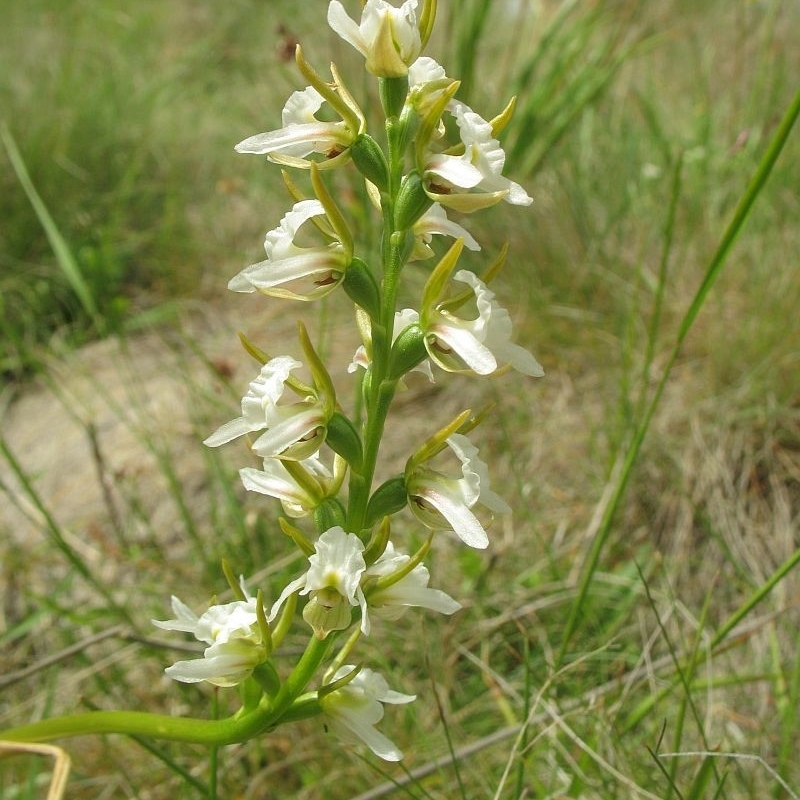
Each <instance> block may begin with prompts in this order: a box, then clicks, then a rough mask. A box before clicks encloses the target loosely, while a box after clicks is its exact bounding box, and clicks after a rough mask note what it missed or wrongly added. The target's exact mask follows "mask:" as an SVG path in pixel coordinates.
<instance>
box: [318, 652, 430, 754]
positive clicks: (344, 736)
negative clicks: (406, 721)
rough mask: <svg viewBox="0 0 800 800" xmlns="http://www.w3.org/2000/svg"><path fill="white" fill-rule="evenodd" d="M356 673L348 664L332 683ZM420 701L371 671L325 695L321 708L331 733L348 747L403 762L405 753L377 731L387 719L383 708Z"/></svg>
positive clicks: (338, 672) (366, 671) (362, 672)
mask: <svg viewBox="0 0 800 800" xmlns="http://www.w3.org/2000/svg"><path fill="white" fill-rule="evenodd" d="M354 669H355V667H354V666H352V665H350V664H345V665H344V666H342V667H340V668H339V669H338V670H336V672H335V673H334V675H333V677H332V679H331V682H333V681H336V680H339V679H340V678H343V677H345V676H346V675H347V674H349V673H350V672H352V671H353V670H354ZM414 700H416V695H413V694H401V693H400V692H395V691H393V690H392V689H390V688H389V685H388V684H387V683H386V680H385V679H384V678H383V676H382V675H380V674H379V673H377V672H374V671H373V670H371V669H362V670H361V671H360V672H359V673H358V675H356V676H355V677H354V678H353V680H351V681H350V682H349V683H347V684H345V685H344V686H343V687H342V688H341V689H336V691H333V692H331V693H330V694H327V695H325V696H324V697H322V699H321V700H320V706H321V708H322V711H323V714H324V716H325V719H326V722H327V723H328V725H329V727H330V729H331V730H332V731H333V732H334V733H335V734H336V735H337V736H338V737H339V738H340V739H341V740H342V741H343V742H345V743H347V744H358V743H360V742H363V743H364V744H366V745H367V747H369V749H370V750H372V752H373V753H375V755H376V756H378V757H379V758H382V759H383V760H384V761H400V759H401V758H402V757H403V754H402V752H401V751H400V750H399V749H398V748H397V746H396V745H395V744H394V743H393V742H392V741H391V740H390V739H388V738H387V737H386V736H384V735H383V734H382V733H380V732H379V731H378V730H376V729H375V725H377V723H379V722H380V721H381V720H382V719H383V713H384V709H383V704H384V703H391V704H393V705H402V704H405V703H411V702H413V701H414Z"/></svg>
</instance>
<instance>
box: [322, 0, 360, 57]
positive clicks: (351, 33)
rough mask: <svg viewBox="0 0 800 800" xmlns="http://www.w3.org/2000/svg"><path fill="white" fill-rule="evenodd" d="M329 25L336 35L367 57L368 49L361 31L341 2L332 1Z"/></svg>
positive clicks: (337, 0) (329, 11)
mask: <svg viewBox="0 0 800 800" xmlns="http://www.w3.org/2000/svg"><path fill="white" fill-rule="evenodd" d="M328 25H330V27H331V28H332V30H333V31H334V33H338V34H339V36H341V37H342V39H344V40H345V41H346V42H347V43H348V44H351V45H352V46H353V47H355V48H356V50H358V51H359V52H360V53H361V54H362V55H366V47H365V44H364V40H363V38H362V36H361V31H360V30H359V27H358V25H357V24H356V22H355V21H354V20H352V19H351V18H350V17H349V16H348V14H347V12H346V11H345V10H344V6H343V5H342V4H341V3H340V2H339V0H331V3H330V5H329V6H328Z"/></svg>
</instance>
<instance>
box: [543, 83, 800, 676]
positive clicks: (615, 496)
mask: <svg viewBox="0 0 800 800" xmlns="http://www.w3.org/2000/svg"><path fill="white" fill-rule="evenodd" d="M798 116H800V92H797V94H796V95H795V97H794V100H793V101H792V103H791V104H790V106H789V109H788V110H787V112H786V114H785V115H784V117H783V119H782V120H781V123H780V125H779V126H778V129H777V131H776V133H775V135H774V137H773V138H772V141H771V142H770V144H769V147H768V148H767V151H766V153H765V154H764V156H763V157H762V159H761V161H760V163H759V165H758V167H757V169H756V172H755V174H754V175H753V177H752V179H751V180H750V183H749V184H748V186H747V189H746V190H745V193H744V195H743V196H742V198H741V200H740V201H739V204H738V205H737V207H736V210H735V211H734V214H733V218H732V220H731V222H730V223H729V225H728V227H727V228H726V229H725V232H724V233H723V235H722V239H721V240H720V243H719V245H718V247H717V249H716V251H715V253H714V255H713V257H712V258H711V262H710V263H709V265H708V268H707V269H706V272H705V275H704V276H703V280H702V282H701V284H700V286H699V288H698V290H697V292H696V294H695V296H694V299H693V300H692V302H691V304H690V305H689V308H688V310H687V311H686V314H685V315H684V317H683V319H682V320H681V324H680V327H679V329H678V335H677V337H676V339H675V344H674V345H673V348H672V351H671V353H670V355H669V359H668V360H667V363H666V366H665V368H664V372H663V374H662V376H661V380H660V381H659V382H658V385H657V386H656V389H655V392H654V394H653V397H652V399H651V401H650V404H649V405H648V407H647V410H646V411H645V414H644V417H643V419H642V421H641V423H640V424H639V425H638V427H637V429H636V431H635V433H634V436H633V440H632V442H631V444H630V446H629V448H628V451H627V452H626V454H625V456H624V458H623V459H622V462H621V467H620V469H619V477H618V478H617V482H616V485H615V486H614V488H613V491H612V494H611V496H610V498H609V501H608V503H607V504H606V506H605V509H604V511H603V515H602V518H601V521H600V524H599V527H598V531H597V533H596V534H595V536H594V539H593V541H592V545H591V548H590V550H589V553H588V555H587V557H586V560H585V561H584V564H583V567H582V569H581V575H580V579H579V582H578V592H577V595H576V598H575V601H574V602H573V604H572V607H571V608H570V612H569V617H568V618H567V621H566V624H565V626H564V631H563V639H562V642H561V647H560V649H559V653H558V658H557V660H556V665H557V666H559V665H561V664H563V663H564V657H565V655H566V651H567V647H568V646H569V643H570V640H571V639H572V636H573V635H574V633H575V630H576V628H577V626H578V623H579V621H580V618H581V615H582V613H583V610H584V604H585V602H586V597H587V595H588V593H589V587H590V585H591V582H592V578H593V577H594V574H595V572H596V570H597V566H598V564H599V562H600V555H601V553H602V552H603V549H604V547H605V544H606V542H607V541H608V537H609V534H610V533H611V526H612V523H613V520H614V515H615V514H616V511H617V509H618V508H619V505H620V502H621V501H622V497H623V496H624V494H625V490H626V488H627V486H628V481H629V480H630V478H631V475H632V472H633V466H634V464H635V463H636V459H637V458H638V456H639V453H640V452H641V449H642V444H643V443H644V439H645V436H646V434H647V431H648V429H649V427H650V422H651V421H652V419H653V415H654V414H655V411H656V408H657V407H658V405H659V402H660V401H661V396H662V395H663V393H664V389H665V388H666V385H667V381H668V380H669V377H670V374H671V373H672V368H673V367H674V366H675V362H676V361H677V358H678V355H679V353H680V350H681V347H682V345H683V342H684V340H685V339H686V336H687V334H688V333H689V331H690V330H691V328H692V325H693V324H694V322H695V320H696V319H697V315H698V314H699V313H700V309H701V308H702V307H703V304H704V302H705V300H706V297H707V296H708V293H709V291H711V287H712V286H713V285H714V282H715V281H716V279H717V278H718V277H719V273H720V271H721V270H722V267H723V265H724V263H725V259H726V258H727V256H728V253H729V252H730V250H731V247H732V246H733V244H734V242H735V241H736V239H737V237H738V235H739V233H740V232H741V230H742V228H743V226H744V223H745V221H746V219H747V217H748V215H749V213H750V211H751V209H752V208H753V204H754V203H755V201H756V199H757V198H758V196H759V194H760V193H761V190H762V189H763V188H764V184H765V183H766V181H767V178H768V177H769V175H770V173H771V172H772V169H773V167H774V166H775V163H776V162H777V160H778V156H779V155H780V154H781V151H782V150H783V148H784V145H785V144H786V141H787V139H788V138H789V134H790V133H791V130H792V128H793V126H794V124H795V122H796V121H797V118H798ZM798 562H800V551H799V552H797V553H795V554H794V556H793V557H792V558H790V559H789V560H788V561H787V562H786V563H785V564H784V565H783V566H782V567H781V568H780V569H779V570H777V572H776V573H775V574H774V575H773V576H772V578H771V579H770V580H769V581H767V582H766V583H765V584H764V586H762V587H761V589H759V591H758V592H756V593H755V595H754V596H753V597H751V598H750V599H749V600H748V601H747V602H746V603H745V604H744V605H743V606H742V607H741V608H740V609H739V610H738V611H737V612H736V613H735V614H733V615H732V616H731V618H730V619H729V620H728V621H727V623H726V624H725V625H724V626H723V627H722V628H721V629H720V631H718V633H717V635H716V636H715V638H714V644H718V643H719V641H721V639H722V638H724V636H725V635H726V634H727V633H728V632H729V631H730V630H732V629H733V628H734V627H735V626H736V624H737V623H738V622H739V621H740V620H741V619H742V618H743V617H744V616H745V615H746V614H747V613H749V611H750V610H751V609H752V608H753V607H754V606H755V605H756V604H757V603H758V602H759V601H760V600H761V599H762V598H763V597H765V596H766V594H768V593H769V591H770V590H771V589H772V587H773V586H774V585H775V584H776V583H777V582H778V581H779V580H780V579H781V578H782V577H783V576H784V575H785V574H786V573H787V572H788V571H789V570H790V569H792V568H793V567H794V566H795V564H797V563H798Z"/></svg>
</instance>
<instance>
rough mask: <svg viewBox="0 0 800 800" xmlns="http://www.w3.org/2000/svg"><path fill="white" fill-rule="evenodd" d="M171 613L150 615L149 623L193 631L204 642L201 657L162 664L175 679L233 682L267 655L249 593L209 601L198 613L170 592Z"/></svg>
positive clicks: (242, 678) (253, 600)
mask: <svg viewBox="0 0 800 800" xmlns="http://www.w3.org/2000/svg"><path fill="white" fill-rule="evenodd" d="M172 613H173V614H175V619H170V620H164V621H159V620H155V619H154V620H152V622H153V625H155V626H156V627H158V628H161V629H162V630H165V631H183V632H185V633H191V634H194V636H195V638H196V639H197V640H198V641H201V642H205V643H206V644H207V645H208V647H207V648H206V649H205V651H204V653H203V658H194V659H191V660H189V661H178V662H176V663H175V664H173V665H172V666H171V667H167V668H166V670H165V672H166V674H167V675H169V676H170V678H173V679H174V680H176V681H181V682H183V683H199V682H200V681H207V682H208V683H211V684H213V685H214V686H235V685H236V684H238V683H241V682H242V681H243V680H245V679H246V678H247V677H249V676H250V674H251V673H252V672H253V670H254V669H255V668H256V667H257V666H258V665H259V664H261V663H263V662H264V661H265V660H266V658H267V649H266V645H265V642H264V640H263V637H262V633H261V627H260V626H259V624H258V616H257V612H256V600H255V598H253V597H247V598H246V599H245V600H236V601H234V602H232V603H225V604H224V605H213V606H211V607H210V608H209V609H208V610H207V611H206V612H205V613H204V614H203V615H202V616H200V617H198V616H197V615H196V614H195V613H194V612H193V611H192V610H191V609H190V608H189V607H188V606H187V605H185V604H184V603H182V602H181V601H180V600H179V599H178V598H177V597H174V596H173V598H172Z"/></svg>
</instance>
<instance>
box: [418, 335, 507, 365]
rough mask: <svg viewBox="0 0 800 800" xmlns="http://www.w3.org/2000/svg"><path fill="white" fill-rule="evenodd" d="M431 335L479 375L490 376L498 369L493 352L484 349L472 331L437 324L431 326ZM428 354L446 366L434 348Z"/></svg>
mask: <svg viewBox="0 0 800 800" xmlns="http://www.w3.org/2000/svg"><path fill="white" fill-rule="evenodd" d="M430 333H431V334H433V335H434V336H435V337H436V338H437V339H439V340H441V341H442V343H444V344H445V345H447V347H449V348H450V349H451V350H452V351H453V352H454V353H456V354H457V355H458V357H459V358H460V359H461V360H462V361H463V362H464V363H465V364H466V365H467V366H468V367H469V368H470V369H471V370H473V372H476V373H477V374H478V375H490V374H491V373H492V372H494V371H495V370H496V369H497V359H496V358H495V357H494V355H492V352H491V350H489V349H488V348H486V347H484V346H483V345H482V344H481V343H480V342H479V341H478V340H477V339H476V338H475V336H474V334H473V333H471V332H470V331H468V330H465V329H464V328H460V327H457V326H455V325H445V324H437V325H432V326H431V328H430ZM428 352H429V353H430V355H431V358H433V359H434V360H435V361H438V363H439V364H440V366H444V364H443V361H442V359H441V358H437V355H436V352H435V348H434V347H431V348H429V349H428Z"/></svg>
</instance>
